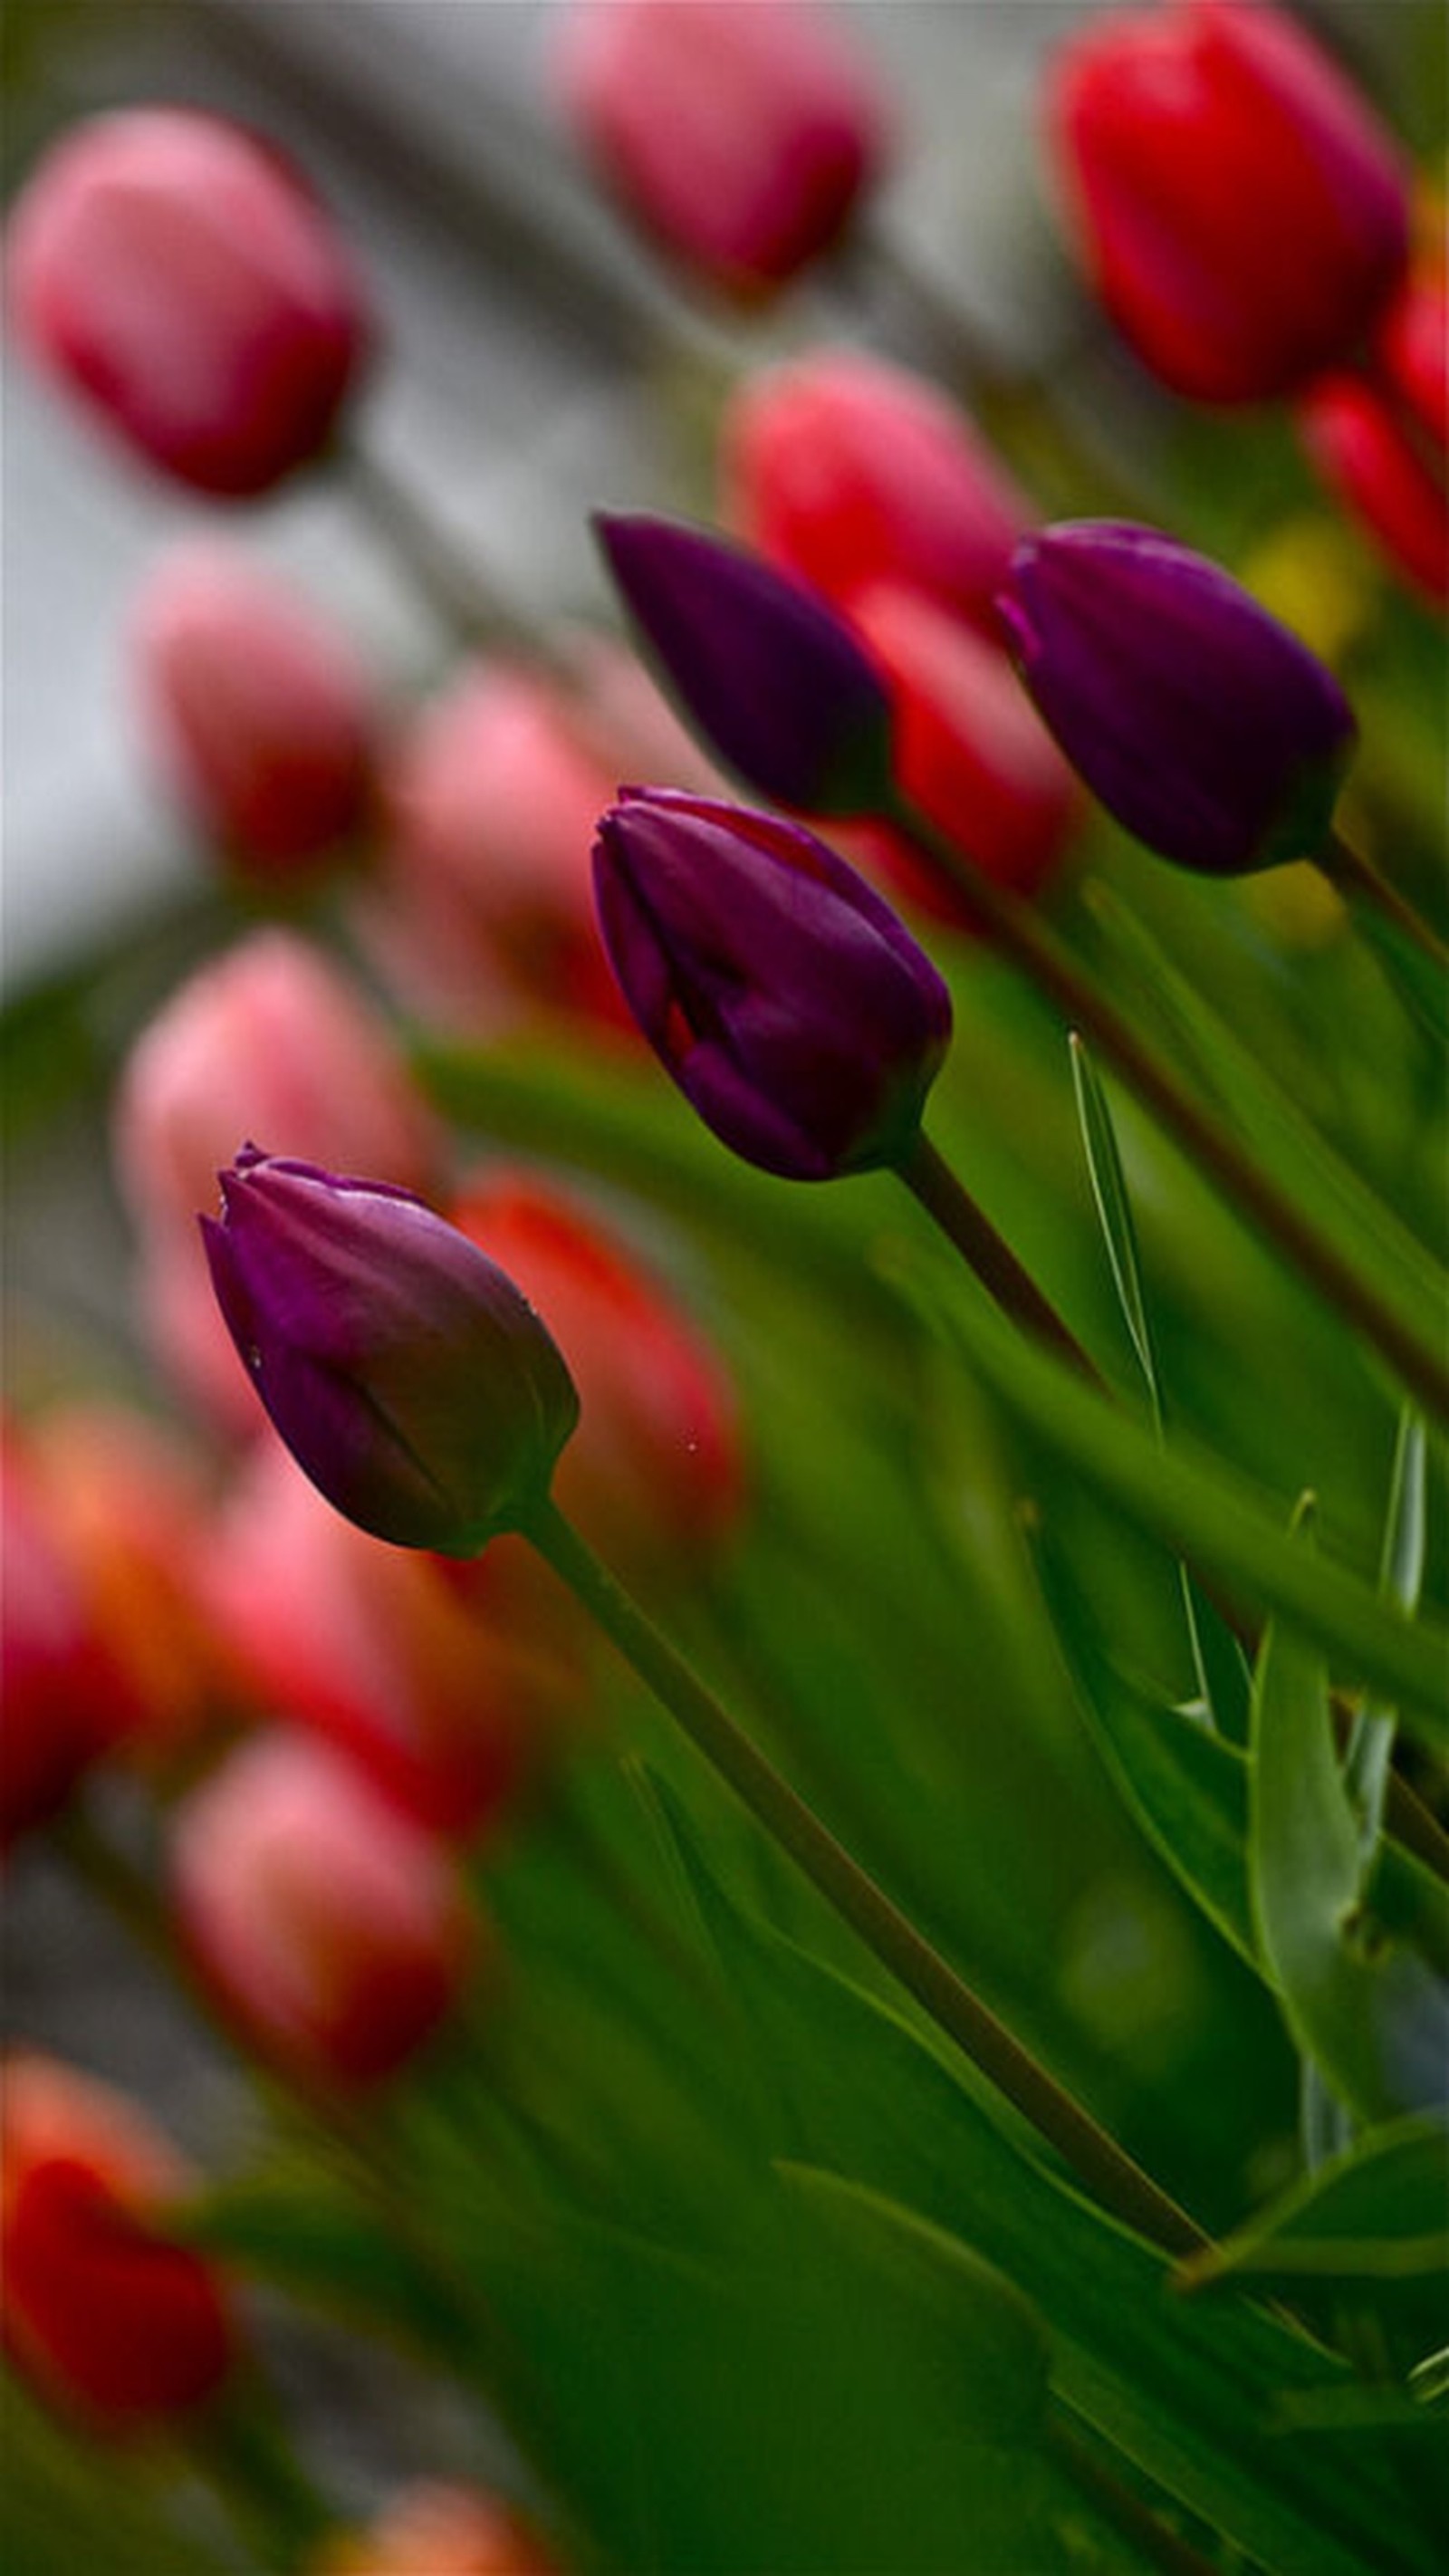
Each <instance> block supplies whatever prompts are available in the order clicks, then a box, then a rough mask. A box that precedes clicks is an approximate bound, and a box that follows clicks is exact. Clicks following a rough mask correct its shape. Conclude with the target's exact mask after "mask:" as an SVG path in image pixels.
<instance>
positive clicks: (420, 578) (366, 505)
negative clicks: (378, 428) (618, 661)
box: [333, 431, 574, 680]
mask: <svg viewBox="0 0 1449 2576" xmlns="http://www.w3.org/2000/svg"><path fill="white" fill-rule="evenodd" d="M333 455H334V461H335V462H336V464H337V466H338V467H339V469H340V472H341V476H342V479H343V482H344V483H345V486H346V489H347V491H348V494H349V496H350V498H351V499H352V501H353V502H354V503H355V505H356V507H357V508H358V510H359V511H360V512H361V514H362V516H363V517H364V518H365V519H366V521H367V524H368V526H369V528H370V529H371V530H372V532H373V534H374V535H375V536H376V537H378V538H380V539H381V541H382V543H383V545H384V546H385V548H386V549H387V552H388V553H389V554H390V555H391V556H392V558H393V560H394V561H395V562H396V563H397V564H399V565H400V566H401V568H402V570H403V572H404V574H405V575H406V576H407V579H408V581H409V583H410V585H411V587H412V588H413V589H414V590H415V591H416V592H418V593H419V594H420V595H421V597H422V598H423V599H424V600H426V602H427V603H428V606H429V607H430V608H431V609H432V611H433V613H434V615H435V616H436V617H437V619H438V621H439V623H440V624H441V625H442V626H444V627H445V628H446V629H447V631H448V633H449V634H450V635H451V636H452V637H453V638H454V639H455V640H456V641H457V642H458V643H459V644H461V645H462V646H463V647H464V648H465V649H466V650H469V651H487V652H500V651H501V652H504V653H511V654H515V655H517V656H518V657H520V658H521V659H523V660H525V661H527V662H528V664H529V666H530V667H531V668H532V669H534V670H542V671H545V672H547V673H549V674H550V675H551V676H552V677H555V678H558V679H562V680H572V679H573V677H574V673H573V670H572V667H571V665H570V663H569V661H568V658H567V656H566V655H564V654H562V653H560V652H559V650H558V648H557V647H556V646H554V645H552V644H550V643H549V641H548V639H547V637H546V636H545V634H544V632H543V628H542V626H541V624H540V623H539V621H538V619H537V618H534V617H531V616H530V615H529V614H528V612H527V610H526V609H523V608H520V607H518V606H517V605H515V604H514V603H512V602H510V601H509V600H507V599H506V598H505V597H504V595H503V592H502V588H501V586H500V583H499V581H498V579H497V577H496V575H493V574H491V573H486V572H485V571H483V570H482V569H481V568H480V567H479V566H478V564H477V563H476V562H474V561H473V560H472V559H470V557H469V556H467V555H466V554H464V553H463V552H461V551H460V549H459V546H458V543H457V540H456V539H455V538H454V537H453V536H452V535H451V534H450V533H449V531H448V530H447V529H446V528H444V527H443V526H442V525H441V524H440V523H439V521H438V520H437V519H436V518H435V517H434V516H433V513H432V511H431V510H430V509H429V508H428V505H427V503H426V502H425V501H424V500H422V499H421V498H420V497H419V494H418V492H417V490H416V488H415V487H414V485H413V484H412V483H411V482H410V481H409V480H408V478H407V477H406V475H403V474H399V473H397V472H396V471H395V470H394V468H393V467H392V466H391V465H388V464H386V463H385V462H384V460H383V458H382V457H381V456H380V454H379V453H378V450H377V448H376V447H375V446H373V445H372V444H371V442H370V441H367V440H365V439H364V438H362V437H361V436H360V435H358V434H357V433H355V432H347V431H340V432H339V433H338V434H337V437H336V441H335V444H334V449H333Z"/></svg>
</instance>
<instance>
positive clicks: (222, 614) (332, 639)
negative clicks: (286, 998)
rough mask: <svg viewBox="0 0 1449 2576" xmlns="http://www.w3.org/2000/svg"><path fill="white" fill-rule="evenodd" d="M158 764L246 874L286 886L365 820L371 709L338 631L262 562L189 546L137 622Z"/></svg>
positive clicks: (151, 589)
mask: <svg viewBox="0 0 1449 2576" xmlns="http://www.w3.org/2000/svg"><path fill="white" fill-rule="evenodd" d="M130 646H131V657H132V672H133V679H134V683H135V689H136V694H137V697H138V699H139V702H140V711H141V716H142V720H143V722H144V724H145V727H146V729H147V732H148V733H149V735H150V736H151V738H152V741H153V743H154V747H155V751H156V755H157V758H158V762H159V764H160V766H161V768H162V770H163V772H164V774H165V775H166V776H167V778H168V780H169V781H170V784H171V786H172V788H173V790H174V792H175V794H176V796H177V798H178V800H179V802H180V803H181V805H182V807H183V808H184V810H185V811H186V813H187V815H188V816H189V817H190V819H191V821H192V822H193V823H194V824H195V826H196V827H197V829H198V830H199V831H200V832H201V833H202V834H203V835H204V836H205V837H206V838H207V839H208V840H209V841H210V842H212V843H213V844H214V845H215V848H216V851H217V853H218V856H219V857H221V858H222V859H224V860H225V861H227V862H229V863H230V864H231V865H233V866H235V867H237V868H238V869H240V870H241V871H242V872H243V873H244V874H246V875H250V876H254V877H259V878H263V879H265V878H275V879H282V880H285V879H289V878H292V877H294V876H296V875H298V874H299V873H305V872H306V871H308V870H310V869H312V868H315V867H316V866H317V865H318V864H319V863H320V862H322V861H325V860H327V859H329V858H332V857H334V856H336V855H337V854H338V852H339V851H341V850H342V849H343V848H344V847H345V846H346V845H347V844H348V843H354V842H356V841H358V840H359V839H360V838H361V836H362V835H363V834H364V833H365V832H366V831H367V828H368V826H369V823H370V821H371V816H372V800H373V785H374V754H375V747H376V746H375V734H376V713H375V709H374V705H373V696H372V691H371V688H370V686H369V684H368V681H367V678H366V675H365V673H364V672H363V669H362V667H361V664H360V663H359V661H358V659H357V657H356V655H355V654H354V652H353V650H352V648H351V645H350V644H349V642H348V640H347V638H346V637H345V635H343V634H341V633H339V632H338V631H337V630H336V629H335V628H333V627H332V626H331V625H329V624H328V622H327V621H326V619H325V618H322V617H320V616H318V615H316V614H315V613H314V612H313V611H312V610H311V609H310V608H309V607H308V606H307V605H306V603H305V602H304V601H303V600H301V599H299V598H297V597H296V596H295V595H294V594H293V593H292V592H291V591H290V590H289V589H288V588H287V587H286V585H285V584H284V583H282V582H280V581H278V580H277V579H276V578H275V576H274V575H273V574H271V573H270V572H268V571H267V570H266V569H265V568H264V567H263V566H261V565H260V564H256V563H252V562H249V561H248V560H247V558H246V557H245V556H244V555H241V554H240V553H234V552H233V551H232V550H230V549H229V548H226V547H221V546H217V545H212V544H200V545H197V544H191V545H185V546H182V547H180V548H178V549H177V550H176V552H175V553H174V554H171V555H169V556H167V557H166V558H165V559H164V560H163V562H162V564H161V565H160V567H159V569H158V570H157V571H156V572H155V573H154V574H153V575H152V577H151V579H150V580H149V581H148V583H147V585H146V588H145V590H144V591H143V593H142V595H141V597H140V599H139V600H138V601H137V603H136V608H135V612H134V614H133V617H132V621H131V633H130Z"/></svg>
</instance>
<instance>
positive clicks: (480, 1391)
mask: <svg viewBox="0 0 1449 2576" xmlns="http://www.w3.org/2000/svg"><path fill="white" fill-rule="evenodd" d="M220 1178H221V1192H222V1208H223V1213H222V1216H221V1218H220V1220H219V1221H218V1220H216V1219H213V1218H210V1217H203V1218H202V1219H201V1227H202V1234H203V1237H204V1240H205V1244H206V1254H207V1259H208V1261H209V1262H210V1265H211V1277H212V1285H213V1286H214V1288H215V1290H216V1295H217V1302H218V1304H219V1305H220V1307H221V1311H222V1313H223V1315H224V1316H225V1318H226V1322H227V1326H228V1328H229V1330H230V1332H231V1336H232V1339H233V1341H234V1342H235V1344H236V1346H237V1350H238V1353H239V1354H240V1357H241V1360H242V1364H243V1366H244V1367H245V1368H247V1369H248V1370H249V1371H250V1373H251V1376H252V1378H253V1381H254V1383H255V1386H256V1390H257V1394H258V1395H259V1397H260V1398H261V1401H262V1403H263V1404H264V1405H265V1407H266V1409H267V1412H268V1413H269V1414H270V1416H271V1418H272V1421H273V1423H274V1425H275V1427H276V1429H277V1430H278V1431H279V1432H280V1434H281V1436H282V1438H283V1440H284V1441H285V1442H286V1444H287V1447H288V1448H289V1449H290V1450H291V1452H292V1455H293V1456H294V1458H295V1459H296V1460H297V1462H298V1464H299V1465H300V1466H301V1467H302V1468H303V1469H304V1470H305V1472H306V1474H307V1475H309V1476H310V1477H311V1479H312V1482H313V1483H314V1485H316V1486H317V1487H318V1488H319V1489H320V1491H321V1492H322V1493H324V1494H325V1495H326V1497H327V1500H328V1501H329V1502H330V1503H331V1504H333V1506H334V1507H335V1508H336V1510H338V1511H340V1512H342V1513H343V1514H344V1515H345V1517H346V1518H347V1519H348V1520H352V1521H356V1522H357V1524H358V1526H359V1527H360V1528H362V1529H365V1530H371V1531H372V1533H373V1535H374V1536H375V1537H377V1538H385V1539H391V1540H392V1541H393V1542H394V1544H395V1545H397V1546H399V1547H430V1548H437V1549H439V1550H441V1551H442V1552H443V1553H444V1554H446V1555H451V1556H472V1555H474V1554H476V1552H477V1551H478V1549H479V1548H480V1547H482V1546H483V1545H484V1543H485V1541H487V1540H488V1539H490V1538H492V1537H494V1536H495V1535H497V1533H498V1532H500V1531H502V1530H508V1529H519V1528H522V1527H524V1526H525V1525H526V1524H527V1522H528V1521H529V1520H530V1519H531V1518H533V1517H534V1516H535V1515H536V1513H537V1512H538V1510H539V1509H540V1507H541V1506H542V1505H543V1504H544V1503H545V1501H546V1499H547V1495H548V1487H549V1479H550V1477H551V1476H552V1474H553V1469H554V1464H555V1461H556V1460H557V1457H558V1453H559V1451H560V1450H561V1448H562V1447H563V1445H564V1442H565V1441H566V1440H567V1438H568V1436H569V1434H570V1432H571V1431H572V1430H573V1427H574V1424H575V1422H576V1421H577V1419H578V1398H577V1396H576V1395H575V1393H574V1389H573V1384H572V1381H571V1380H570V1377H569V1373H568V1370H567V1369H566V1368H565V1366H564V1363H563V1361H562V1359H561V1358H560V1357H559V1354H558V1351H557V1349H556V1348H555V1346H554V1344H553V1342H552V1341H551V1340H550V1338H549V1335H548V1333H547V1331H546V1330H545V1328H544V1325H543V1323H542V1321H541V1320H540V1318H539V1317H538V1316H537V1315H536V1314H535V1313H534V1310H533V1308H532V1307H531V1306H530V1305H529V1304H528V1302H527V1300H526V1298H524V1297H522V1296H520V1294H519V1292H518V1290H517V1289H516V1288H515V1287H514V1286H513V1283H512V1281H511V1280H509V1279H506V1278H505V1277H504V1274H503V1272H502V1271H501V1270H499V1269H498V1268H497V1266H496V1264H495V1263H493V1262H491V1261H489V1260H488V1259H487V1258H486V1256H485V1255H484V1254H483V1253H481V1252H480V1251H479V1250H478V1248H477V1245H476V1244H472V1243H470V1242H469V1241H468V1240H467V1237H466V1236H465V1235H462V1234H460V1233H459V1232H458V1230H457V1228H456V1226H451V1225H449V1224H447V1223H446V1222H445V1220H444V1219H443V1218H442V1217H440V1216H436V1215H435V1214H434V1213H433V1211H432V1209H431V1208H428V1207H425V1206H424V1205H423V1202H422V1200H421V1199H418V1198H414V1196H413V1195H412V1192H411V1191H410V1190H400V1189H389V1188H388V1187H387V1186H386V1184H385V1183H383V1182H381V1181H368V1180H354V1179H345V1178H339V1177H338V1176H337V1175H336V1174H334V1173H331V1172H323V1171H319V1170H318V1169H317V1167H316V1166H315V1164H311V1163H298V1162H291V1161H287V1160H285V1159H282V1158H279V1157H275V1156H272V1155H268V1154H264V1153H260V1152H259V1151H258V1150H257V1149H256V1147H254V1146H247V1147H246V1148H244V1149H243V1151H242V1152H241V1153H240V1154H238V1156H237V1158H236V1160H235V1162H234V1163H233V1165H232V1167H231V1169H230V1171H228V1172H224V1173H223V1174H221V1176H220Z"/></svg>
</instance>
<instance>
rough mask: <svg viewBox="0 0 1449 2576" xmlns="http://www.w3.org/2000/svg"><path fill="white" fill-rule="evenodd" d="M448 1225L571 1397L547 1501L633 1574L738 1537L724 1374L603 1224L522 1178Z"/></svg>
mask: <svg viewBox="0 0 1449 2576" xmlns="http://www.w3.org/2000/svg"><path fill="white" fill-rule="evenodd" d="M452 1214H453V1219H454V1222H455V1223H456V1224H458V1225H460V1226H461V1227H462V1229H463V1231H464V1233H465V1234H467V1235H469V1236H470V1237H471V1238H472V1240H473V1241H474V1242H475V1243H477V1244H479V1245H480V1246H481V1248H482V1249H483V1251H484V1252H486V1253H487V1254H488V1255H489V1257H490V1259H492V1260H494V1261H496V1262H497V1263H498V1265H499V1267H500V1269H502V1270H506V1271H507V1273H508V1276H509V1278H510V1279H514V1280H516V1281H517V1282H518V1285H519V1286H520V1288H522V1289H523V1290H524V1292H525V1294H526V1295H527V1296H529V1297H531V1298H532V1299H533V1300H534V1302H535V1303H536V1304H537V1305H538V1306H539V1307H540V1308H541V1310H542V1311H543V1313H545V1314H546V1315H547V1317H548V1319H549V1329H550V1331H551V1332H552V1333H553V1334H554V1336H555V1338H556V1339H557V1342H558V1345H559V1348H560V1349H561V1351H562V1352H563V1354H564V1357H565V1359H566V1360H567V1362H568V1365H569V1371H570V1374H571V1375H572V1377H573V1379H574V1382H575V1384H576V1386H577V1387H578V1390H579V1404H580V1415H579V1428H578V1431H577V1432H576V1434H575V1436H574V1438H573V1439H572V1440H571V1441H570V1442H569V1445H568V1448H567V1449H566V1450H565V1452H564V1455H563V1457H562V1458H561V1459H560V1461H559V1470H558V1477H557V1480H556V1484H555V1492H556V1495H557V1498H558V1501H559V1503H560V1505H561V1506H562V1508H563V1509H564V1511H565V1512H567V1514H568V1516H569V1518H570V1519H571V1520H572V1521H573V1522H574V1523H575V1524H576V1526H577V1527H578V1528H579V1529H581V1530H582V1531H583V1534H584V1536H585V1537H586V1538H588V1539H591V1540H592V1541H593V1543H594V1544H595V1545H596V1546H600V1547H607V1548H608V1550H609V1553H610V1557H611V1561H612V1562H613V1564H614V1565H615V1566H617V1567H623V1568H624V1569H625V1570H626V1571H628V1572H629V1573H631V1574H633V1573H637V1574H640V1575H646V1574H647V1575H651V1576H652V1575H653V1574H655V1573H656V1572H658V1571H659V1570H660V1569H661V1568H663V1569H665V1570H667V1569H668V1568H669V1567H670V1566H671V1565H673V1566H678V1565H679V1564H680V1562H681V1561H682V1560H688V1559H691V1558H694V1559H698V1558H699V1557H700V1556H702V1555H703V1554H706V1553H707V1552H708V1551H709V1550H710V1549H711V1548H713V1547H716V1546H717V1545H718V1544H719V1543H720V1541H721V1540H723V1539H724V1538H725V1537H726V1536H727V1535H728V1533H729V1532H730V1530H731V1529H732V1528H733V1527H734V1526H735V1525H736V1523H737V1521H738V1519H739V1514H740V1509H741V1505H742V1502H743V1490H744V1467H743V1461H742V1459H741V1455H740V1430H739V1421H738V1416H737V1408H736V1405H735V1399H734V1390H733V1388H732V1387H731V1385H730V1382H729V1379H728V1377H727V1375H726V1373H725V1369H724V1366H723V1363H722V1362H721V1361H720V1359H719V1358H718V1357H717V1356H716V1354H715V1353H714V1352H713V1351H712V1350H711V1349H710V1347H709V1345H708V1343H707V1342H706V1341H705V1340H704V1338H703V1336H702V1335H701V1334H700V1333H699V1332H697V1331H696V1330H695V1329H694V1328H693V1327H692V1326H691V1325H690V1324H689V1323H688V1321H687V1320H686V1318H685V1316H684V1315H683V1314H682V1313H681V1312H680V1310H679V1308H678V1306H677V1305H676V1304H675V1303H674V1302H673V1301H672V1300H671V1299H670V1297H669V1296H668V1295H667V1293H666V1291H665V1289H664V1287H663V1286H662V1284H661V1283H659V1282H657V1281H655V1280H653V1279H651V1277H650V1276H649V1274H648V1272H647V1271H646V1270H645V1269H644V1267H643V1265H642V1264H641V1263H640V1262H639V1261H638V1260H637V1259H636V1258H635V1257H634V1256H633V1255H631V1254H630V1253H629V1252H627V1251H626V1250H625V1247H624V1245H623V1244H622V1243H621V1242H619V1241H618V1240H617V1238H614V1237H612V1236H611V1235H610V1233H609V1232H608V1230H607V1228H606V1227H605V1226H604V1225H602V1224H601V1223H600V1221H599V1220H598V1219H597V1218H595V1217H593V1216H590V1215H588V1214H586V1213H585V1211H584V1209H583V1208H582V1207H580V1206H578V1205H576V1204H574V1203H573V1202H571V1201H570V1200H569V1199H568V1198H566V1197H565V1196H564V1195H563V1194H562V1193H561V1192H560V1191H558V1190H555V1189H551V1188H548V1187H546V1186H545V1185H544V1184H543V1183H542V1182H540V1181H537V1180H534V1179H532V1178H531V1177H529V1176H528V1175H525V1174H522V1173H513V1172H493V1173H489V1174H488V1175H486V1176H484V1177H481V1178H479V1179H477V1180H475V1181H473V1182H472V1183H471V1184H470V1185H469V1186H468V1187H467V1188H466V1189H465V1190H464V1192H463V1194H462V1196H461V1198H460V1199H458V1200H457V1201H456V1202H455V1203H454V1206H453V1210H452Z"/></svg>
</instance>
